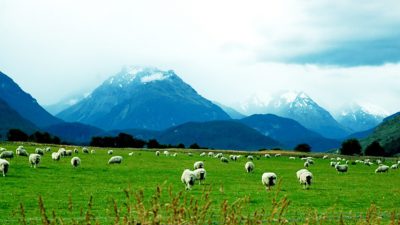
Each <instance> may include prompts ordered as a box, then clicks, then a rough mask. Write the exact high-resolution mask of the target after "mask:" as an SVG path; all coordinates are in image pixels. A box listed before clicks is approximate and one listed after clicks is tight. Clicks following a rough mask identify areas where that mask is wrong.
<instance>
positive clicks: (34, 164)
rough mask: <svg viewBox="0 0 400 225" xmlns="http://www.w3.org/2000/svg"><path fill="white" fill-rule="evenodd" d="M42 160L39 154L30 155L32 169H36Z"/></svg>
mask: <svg viewBox="0 0 400 225" xmlns="http://www.w3.org/2000/svg"><path fill="white" fill-rule="evenodd" d="M40 160H41V156H40V155H39V154H37V153H33V154H30V155H29V163H30V164H31V167H33V168H36V167H37V166H38V165H39V163H40Z"/></svg>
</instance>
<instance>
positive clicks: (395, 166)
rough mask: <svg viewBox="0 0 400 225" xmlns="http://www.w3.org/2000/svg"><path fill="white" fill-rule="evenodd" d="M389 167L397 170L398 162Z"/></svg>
mask: <svg viewBox="0 0 400 225" xmlns="http://www.w3.org/2000/svg"><path fill="white" fill-rule="evenodd" d="M390 168H391V169H392V170H397V169H398V168H399V164H393V165H392V166H391V167H390Z"/></svg>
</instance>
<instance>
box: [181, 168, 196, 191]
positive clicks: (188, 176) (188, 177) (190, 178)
mask: <svg viewBox="0 0 400 225" xmlns="http://www.w3.org/2000/svg"><path fill="white" fill-rule="evenodd" d="M181 181H182V183H183V184H185V186H186V190H190V189H192V186H193V185H194V182H195V181H196V175H195V174H194V172H193V171H191V170H189V169H185V170H184V171H183V173H182V176H181Z"/></svg>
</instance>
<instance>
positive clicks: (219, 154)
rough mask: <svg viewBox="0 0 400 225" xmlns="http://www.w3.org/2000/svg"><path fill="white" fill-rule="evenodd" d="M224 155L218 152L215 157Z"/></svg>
mask: <svg viewBox="0 0 400 225" xmlns="http://www.w3.org/2000/svg"><path fill="white" fill-rule="evenodd" d="M222 156H223V154H222V153H218V154H216V155H215V156H214V158H221V157H222Z"/></svg>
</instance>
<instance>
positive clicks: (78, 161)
mask: <svg viewBox="0 0 400 225" xmlns="http://www.w3.org/2000/svg"><path fill="white" fill-rule="evenodd" d="M71 165H72V167H74V168H76V167H78V166H79V165H81V159H80V158H79V157H76V156H75V157H73V158H72V159H71Z"/></svg>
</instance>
